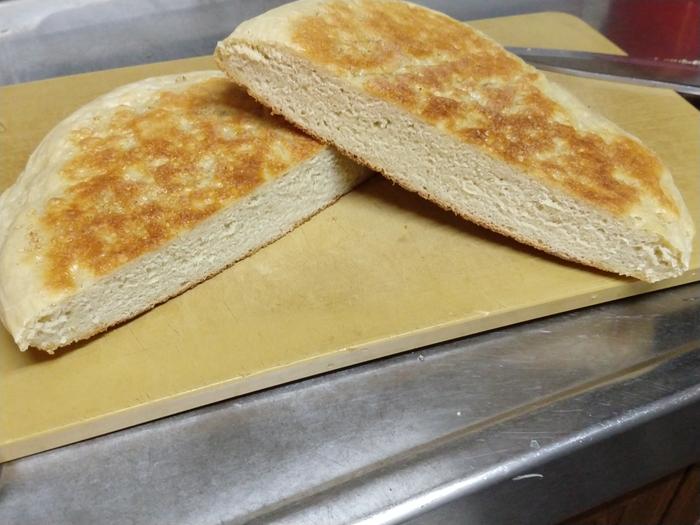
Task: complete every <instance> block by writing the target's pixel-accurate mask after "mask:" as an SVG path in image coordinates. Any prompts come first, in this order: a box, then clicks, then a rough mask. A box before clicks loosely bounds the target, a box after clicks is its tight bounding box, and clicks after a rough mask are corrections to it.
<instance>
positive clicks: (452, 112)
mask: <svg viewBox="0 0 700 525" xmlns="http://www.w3.org/2000/svg"><path fill="white" fill-rule="evenodd" d="M292 40H293V42H294V43H295V44H296V45H297V46H298V47H299V48H300V50H301V54H302V55H303V56H304V57H306V58H307V59H309V60H311V61H312V62H313V63H315V64H319V65H322V66H324V67H325V68H327V69H329V70H330V71H332V72H333V73H334V74H335V75H337V76H340V77H341V78H343V79H344V80H346V81H348V82H351V83H352V84H353V85H355V86H357V87H359V88H360V89H362V90H363V91H364V92H366V93H368V94H370V95H372V96H374V97H377V98H379V99H382V100H384V101H387V102H390V103H392V104H395V105H396V106H398V107H400V108H402V109H404V110H405V111H408V112H409V113H411V114H413V115H415V116H416V117H418V118H420V119H422V120H424V121H425V122H428V123H430V124H432V125H434V126H435V127H437V128H438V129H440V130H442V131H444V132H446V133H448V134H450V135H452V136H455V137H457V138H459V139H460V140H462V141H464V142H466V143H469V144H471V145H475V146H478V147H480V148H482V149H484V150H486V151H488V152H489V153H490V154H491V155H493V156H495V157H497V158H499V159H501V160H503V161H505V162H507V163H509V164H510V165H512V166H514V167H516V168H518V169H520V170H522V171H523V172H525V173H527V174H528V175H530V176H533V177H537V178H539V179H541V180H544V181H546V182H547V183H549V184H551V185H554V186H557V187H560V188H564V189H566V190H567V191H569V192H570V193H571V194H573V195H575V196H578V197H579V198H581V199H584V200H586V201H588V202H589V203H591V204H593V205H596V206H598V207H600V208H602V209H605V210H607V211H608V212H610V213H612V214H615V215H622V214H624V213H625V212H626V211H627V210H629V209H630V207H631V206H633V205H634V204H636V203H638V202H639V200H640V198H641V195H642V193H644V194H645V195H647V196H649V197H651V198H652V199H654V200H656V201H657V202H658V203H659V205H660V206H663V207H664V208H665V209H667V210H669V211H670V212H671V213H673V214H675V215H676V216H678V214H679V210H678V207H677V205H676V203H675V201H674V200H673V199H672V198H671V197H670V196H669V195H668V194H667V193H666V192H665V191H664V189H663V188H662V186H661V174H662V172H663V166H662V164H661V162H660V161H659V159H658V158H657V157H656V155H655V154H654V153H652V152H651V151H649V150H648V149H647V148H645V147H644V146H642V145H641V144H639V143H638V142H637V141H635V140H633V139H631V138H629V137H628V136H626V135H623V134H616V135H614V136H612V137H611V138H609V139H607V138H606V139H603V138H602V137H601V136H599V135H598V134H595V133H590V132H587V131H585V130H582V129H581V128H580V127H578V126H577V125H576V122H575V120H574V118H573V117H572V115H571V114H570V112H569V111H568V110H567V109H566V108H564V107H562V106H561V105H559V104H558V103H556V102H555V101H554V100H552V99H551V98H549V97H548V96H547V95H546V94H545V93H544V92H543V91H542V89H541V85H542V82H545V81H546V80H545V79H544V78H543V77H541V75H540V74H539V73H538V72H537V71H536V70H535V69H533V68H531V67H530V66H528V65H526V64H524V63H523V62H522V61H520V60H518V59H517V58H516V57H514V56H512V55H511V54H509V53H507V52H506V51H505V50H504V49H502V48H501V47H500V46H498V45H497V44H495V43H493V42H491V41H489V40H487V39H485V38H483V37H482V36H480V35H479V34H478V33H477V32H476V31H474V30H472V29H471V28H469V27H468V26H466V25H464V24H462V23H460V22H458V21H456V20H453V19H451V18H449V17H447V16H445V15H442V14H439V13H435V12H432V11H429V10H426V9H424V8H421V7H418V6H414V5H411V4H406V3H403V2H399V1H395V0H357V1H354V2H345V1H329V2H327V3H325V4H322V6H321V7H320V8H318V9H317V10H316V11H315V12H314V14H313V15H308V16H303V17H301V18H299V19H298V20H296V21H295V22H294V24H293V26H292Z"/></svg>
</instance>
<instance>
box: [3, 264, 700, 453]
mask: <svg viewBox="0 0 700 525" xmlns="http://www.w3.org/2000/svg"><path fill="white" fill-rule="evenodd" d="M697 281H700V270H696V271H689V272H686V273H685V274H683V275H681V276H679V277H677V278H675V279H669V280H666V281H661V282H659V283H655V284H648V283H643V282H641V281H637V282H632V283H630V287H631V289H629V288H628V289H627V290H626V291H625V293H621V290H620V289H605V288H604V289H601V291H600V292H587V293H584V294H580V295H577V296H572V297H565V298H562V299H558V300H554V301H551V302H546V303H542V304H541V305H539V306H537V307H534V308H532V309H530V310H523V309H519V308H517V307H513V308H512V309H508V310H503V311H500V312H498V314H495V315H486V316H484V317H482V318H480V319H476V320H475V319H472V318H469V319H461V320H458V321H454V322H450V323H446V324H443V325H436V326H432V327H427V328H422V329H418V330H415V331H411V332H407V333H404V334H400V335H396V336H393V337H389V338H385V339H382V340H379V341H374V342H372V341H370V342H366V343H360V344H358V345H355V346H352V347H348V348H344V349H341V350H333V351H330V352H327V353H324V354H320V355H317V356H315V357H312V358H309V359H305V360H301V361H298V362H296V363H292V364H285V365H279V366H277V367H275V368H273V369H269V370H266V371H264V372H260V373H258V374H254V375H250V376H239V377H235V378H232V379H228V380H225V381H222V382H220V383H218V384H213V385H206V386H203V387H200V388H198V389H195V390H190V391H187V392H182V393H179V394H175V395H170V396H166V397H163V398H161V399H159V400H157V401H153V400H149V401H148V403H144V404H141V405H137V406H135V407H130V408H125V409H122V410H121V411H118V412H112V413H109V414H106V415H102V416H97V417H94V418H88V419H84V420H81V421H79V422H76V423H73V424H71V425H68V426H65V427H63V428H60V429H56V428H52V429H50V430H48V431H46V432H44V433H41V434H35V435H32V436H29V437H27V438H25V439H15V440H12V439H10V440H8V441H5V442H2V443H0V463H4V462H7V461H12V460H15V459H19V458H22V457H26V456H30V455H33V454H38V453H41V452H46V451H50V450H53V449H57V448H60V447H63V446H67V445H69V444H72V443H77V442H81V441H85V440H88V439H92V438H96V437H99V436H102V435H105V434H109V433H111V432H116V431H118V430H123V429H126V428H130V427H134V426H138V425H141V424H144V423H148V422H150V421H154V420H157V419H161V418H164V417H167V416H171V415H175V414H178V413H182V412H186V411H188V410H192V409H195V408H200V407H204V406H207V405H212V404H215V403H218V402H220V401H225V400H227V399H232V398H235V397H238V396H241V395H245V394H250V393H253V392H257V391H260V390H263V389H266V388H270V387H273V386H281V385H284V384H287V383H291V382H294V381H298V380H301V379H309V378H312V377H315V376H317V375H320V374H323V373H326V372H331V371H336V370H340V369H343V368H347V367H350V366H355V365H359V364H363V363H367V362H370V361H374V360H377V359H381V358H384V357H391V356H395V355H397V354H400V353H404V352H410V351H416V350H419V349H421V348H425V347H427V346H431V345H435V344H438V343H444V342H447V341H451V340H454V339H457V338H460V337H466V336H470V335H476V334H483V333H484V332H488V331H490V330H496V329H499V328H504V327H508V326H514V325H517V324H520V323H524V322H527V321H532V320H536V319H543V318H545V317H548V316H549V315H558V314H561V313H566V312H571V311H574V310H578V309H581V308H587V307H591V306H596V305H600V304H603V303H607V302H610V301H613V300H615V299H619V298H621V297H624V298H627V297H633V296H637V295H642V294H645V293H649V292H652V291H657V290H664V289H669V288H674V287H676V286H682V285H685V284H690V283H693V282H697ZM552 308H555V309H556V310H557V313H556V314H547V313H545V312H548V311H550V310H551V309H552ZM514 312H520V315H515V316H514ZM514 319H515V320H514Z"/></svg>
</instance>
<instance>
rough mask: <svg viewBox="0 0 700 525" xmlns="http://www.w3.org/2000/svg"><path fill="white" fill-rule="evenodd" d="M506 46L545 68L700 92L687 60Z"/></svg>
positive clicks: (697, 71) (698, 73)
mask: <svg viewBox="0 0 700 525" xmlns="http://www.w3.org/2000/svg"><path fill="white" fill-rule="evenodd" d="M508 49H509V51H511V52H513V53H515V54H516V55H518V56H520V57H521V58H522V59H523V60H525V61H526V62H529V63H531V64H532V65H534V66H536V67H538V68H540V69H544V70H547V71H557V72H560V73H568V74H571V75H578V76H584V77H591V78H598V79H601V80H611V81H615V82H626V83H629V84H639V85H643V86H652V87H659V88H666V89H673V90H676V91H678V92H679V93H684V94H688V95H695V96H700V67H699V66H695V65H693V64H690V63H682V62H672V61H670V60H654V59H648V58H631V57H626V56H617V55H607V54H604V53H586V52H582V51H566V50H561V49H537V48H531V47H511V48H508Z"/></svg>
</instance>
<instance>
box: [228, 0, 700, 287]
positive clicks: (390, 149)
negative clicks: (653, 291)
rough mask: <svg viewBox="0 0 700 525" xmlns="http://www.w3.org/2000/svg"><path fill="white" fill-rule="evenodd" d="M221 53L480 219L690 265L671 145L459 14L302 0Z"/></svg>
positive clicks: (293, 115) (661, 268)
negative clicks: (588, 102)
mask: <svg viewBox="0 0 700 525" xmlns="http://www.w3.org/2000/svg"><path fill="white" fill-rule="evenodd" d="M216 58H217V61H218V64H219V67H220V68H221V69H223V70H224V71H225V72H226V73H227V74H228V75H229V77H230V78H231V79H232V80H234V81H235V82H237V83H239V84H241V85H243V86H245V87H246V88H247V89H248V91H249V93H250V94H252V95H253V96H254V97H255V98H257V99H258V100H260V101H261V102H263V103H264V104H266V105H268V106H269V107H271V108H272V109H273V110H274V111H275V112H279V113H280V114H282V115H283V116H284V117H286V118H287V119H288V120H289V121H290V122H292V123H294V124H296V125H297V126H299V127H300V128H301V129H304V130H306V131H307V132H309V133H310V134H312V135H314V136H316V137H318V138H320V139H322V140H324V141H326V142H328V143H330V144H333V145H335V146H336V147H338V148H339V149H340V150H341V151H344V152H345V153H347V154H348V155H350V156H351V157H353V158H355V159H357V160H359V161H360V162H362V163H364V164H366V165H368V166H371V167H373V168H375V169H377V170H378V171H380V172H381V173H383V174H384V175H385V176H386V177H388V178H390V179H392V180H394V181H396V182H397V183H399V184H400V185H402V186H404V187H405V188H407V189H409V190H412V191H415V192H418V193H419V194H421V195H422V196H424V197H426V198H428V199H430V200H432V201H434V202H436V203H438V204H439V205H441V206H443V207H445V208H447V209H450V210H453V211H454V212H455V213H457V214H459V215H461V216H463V217H465V218H467V219H470V220H472V221H475V222H477V223H479V224H481V225H483V226H486V227H488V228H491V229H493V230H495V231H498V232H501V233H503V234H506V235H509V236H511V237H513V238H515V239H517V240H519V241H522V242H524V243H527V244H530V245H532V246H535V247H537V248H540V249H543V250H546V251H548V252H551V253H553V254H556V255H558V256H560V257H563V258H566V259H571V260H574V261H579V262H582V263H585V264H588V265H591V266H595V267H597V268H601V269H603V270H608V271H612V272H617V273H619V274H623V275H629V276H634V277H637V278H639V279H643V280H646V281H657V280H660V279H664V278H668V277H673V276H677V275H679V274H681V273H682V272H683V271H684V270H686V269H687V267H688V264H689V258H690V251H691V240H692V237H693V234H694V228H693V224H692V221H691V219H690V216H689V214H688V211H687V209H686V206H685V204H684V203H683V199H682V197H681V195H680V193H679V191H678V190H677V188H676V187H675V185H674V183H673V180H672V177H671V175H670V173H669V172H668V170H667V169H666V168H665V167H664V166H663V164H662V162H661V161H660V160H659V158H658V157H657V156H656V155H655V154H654V153H653V152H652V151H650V150H649V149H648V148H646V147H645V146H644V145H642V144H641V143H640V141H639V140H638V139H636V138H635V137H633V136H631V135H630V134H628V133H626V132H624V131H623V130H621V129H620V128H619V127H617V126H616V125H615V124H613V123H612V122H609V121H607V120H606V119H604V118H602V117H600V116H597V115H595V114H594V113H592V112H591V111H589V110H588V108H586V107H585V106H584V105H583V104H582V103H580V102H579V101H578V100H577V99H575V98H574V97H573V96H572V95H570V94H569V93H567V92H566V91H564V90H563V89H562V88H560V87H558V86H557V85H555V84H553V83H551V82H549V81H548V80H547V79H546V78H545V77H544V76H543V75H542V74H540V73H539V72H538V71H537V70H535V69H534V68H532V67H530V66H528V65H527V64H525V63H524V62H523V61H522V60H520V59H519V58H517V57H516V56H514V55H512V54H510V53H508V52H507V51H505V50H504V49H503V48H502V47H501V46H500V45H498V44H497V43H495V42H494V41H492V40H491V39H489V38H488V37H486V36H484V35H483V34H481V33H480V32H478V31H476V30H474V29H472V28H470V27H468V26H467V25H465V24H462V23H460V22H457V21H455V20H453V19H451V18H449V17H448V16H446V15H443V14H441V13H437V12H435V11H431V10H429V9H426V8H423V7H418V6H415V5H413V4H410V3H407V2H401V1H397V0H299V1H297V2H293V3H290V4H287V5H285V6H282V7H280V8H277V9H273V10H271V11H269V12H267V13H265V14H263V15H261V16H259V17H257V18H254V19H252V20H249V21H247V22H244V23H243V24H241V25H240V26H239V27H238V28H237V29H236V30H235V31H234V32H233V34H232V35H231V36H229V37H228V38H227V39H226V40H224V41H223V42H220V43H219V45H218V47H217V50H216Z"/></svg>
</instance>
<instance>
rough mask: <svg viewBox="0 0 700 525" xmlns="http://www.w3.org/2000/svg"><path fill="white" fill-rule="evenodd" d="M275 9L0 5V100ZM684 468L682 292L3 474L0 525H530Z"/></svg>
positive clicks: (185, 419)
mask: <svg viewBox="0 0 700 525" xmlns="http://www.w3.org/2000/svg"><path fill="white" fill-rule="evenodd" d="M275 3H277V2H272V1H264V2H246V1H241V0H237V1H234V0H231V1H228V2H222V1H210V2H196V1H194V0H188V1H186V0H178V1H173V2H168V3H167V4H166V3H164V2H156V1H149V2H137V1H136V0H131V1H130V0H115V1H111V2H100V1H96V0H93V1H77V0H76V1H72V2H53V3H50V2H38V1H33V0H15V1H10V2H3V3H0V66H1V67H0V71H1V72H2V77H1V78H0V81H1V82H2V83H12V82H17V81H26V80H31V79H37V78H43V77H49V76H54V75H58V74H66V73H72V72H79V71H88V70H93V69H102V68H107V67H114V66H117V65H126V64H134V63H142V62H148V61H156V60H163V59H168V58H178V57H184V56H193V55H200V54H205V53H208V52H210V51H211V49H212V47H213V45H214V42H215V41H216V40H217V39H218V38H220V37H222V36H224V35H225V34H227V33H228V32H229V31H230V30H231V28H232V27H233V26H235V25H236V24H237V23H238V22H239V21H240V20H242V19H243V18H247V17H249V16H252V15H254V14H255V13H257V12H259V11H262V10H264V9H266V8H268V7H269V6H271V5H273V4H275ZM59 4H65V5H63V6H59ZM430 4H431V5H433V6H436V7H438V8H440V9H442V10H444V11H447V12H450V14H452V15H453V16H456V17H459V18H463V19H468V18H480V17H486V16H493V15H500V14H513V13H521V12H527V11H535V10H544V9H556V8H559V10H562V9H561V6H562V5H563V6H565V8H566V9H565V10H566V11H569V12H571V13H573V14H576V15H578V16H581V17H583V18H585V19H587V20H588V21H589V23H592V25H594V26H596V27H598V28H604V27H606V26H605V21H606V13H607V12H608V3H607V2H555V1H549V2H541V1H527V0H523V1H518V2H509V3H507V4H506V3H487V2H476V1H470V2H448V1H440V2H431V3H430ZM68 5H70V6H73V7H67V6H68ZM52 10H53V13H50V11H52ZM697 461H700V284H693V285H687V286H684V287H679V288H676V289H673V290H669V291H665V292H658V293H655V294H651V295H647V296H643V297H638V298H632V299H627V300H624V301H618V302H616V303H611V304H607V305H602V306H597V307H592V308H588V309H585V310H580V311H577V312H572V313H568V314H563V315H559V316H554V317H550V318H547V319H542V320H538V321H533V322H529V323H525V324H521V325H518V326H513V327H510V328H507V329H502V330H496V331H492V332H488V333H484V334H480V335H476V336H471V337H466V338H463V339H460V340H457V341H453V342H450V343H445V344H441V345H436V346H434V347H430V348H424V349H420V350H416V351H413V352H409V353H405V354H402V355H399V356H395V357H392V358H387V359H383V360H380V361H375V362H372V363H368V364H365V365H361V366H357V367H353V368H349V369H346V370H342V371H338V372H334V373H329V374H325V375H322V376H318V377H315V378H311V379H308V380H304V381H299V382H296V383H293V384H289V385H285V386H282V387H278V388H274V389H270V390H266V391H263V392H258V393H255V394H251V395H247V396H243V397H240V398H236V399H232V400H229V401H225V402H222V403H218V404H215V405H212V406H209V407H204V408H201V409H198V410H193V411H190V412H187V413H184V414H180V415H177V416H173V417H169V418H166V419H163V420H160V421H156V422H152V423H149V424H146V425H142V426H139V427H136V428H132V429H128V430H124V431H121V432H117V433H114V434H110V435H107V436H103V437H100V438H96V439H92V440H89V441H86V442H83V443H79V444H75V445H71V446H68V447H64V448H62V449H58V450H54V451H50V452H46V453H43V454H38V455H35V456H32V457H28V458H24V459H21V460H17V461H13V462H10V463H7V464H5V465H4V468H3V470H2V473H1V474H0V523H2V524H14V523H17V524H23V525H24V524H34V523H51V524H63V523H66V524H69V523H70V524H80V523H90V524H94V523H110V524H121V523H124V524H127V523H129V524H131V523H139V524H140V523H168V524H171V523H195V524H208V523H227V524H228V523H244V522H246V523H247V522H256V523H270V522H276V523H313V524H318V523H377V524H379V523H382V524H383V523H398V522H404V521H409V522H410V523H415V524H418V523H421V524H424V523H435V524H447V523H470V524H471V523H476V524H481V523H484V524H500V523H504V524H505V523H509V524H511V523H523V524H527V523H532V524H545V523H555V522H556V521H558V520H560V519H562V518H565V517H567V516H569V515H572V514H575V513H577V512H579V511H581V510H584V509H586V508H589V507H591V506H593V505H595V504H597V503H600V502H602V501H605V500H607V499H610V498H612V497H615V496H616V495H619V494H621V493H623V492H625V491H627V490H629V489H632V488H634V487H637V486H640V485H642V484H644V483H646V482H648V481H651V480H653V479H655V478H658V477H660V476H662V475H664V474H666V473H669V472H671V471H673V470H676V469H678V468H681V467H683V466H685V465H687V464H689V463H691V462H697Z"/></svg>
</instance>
